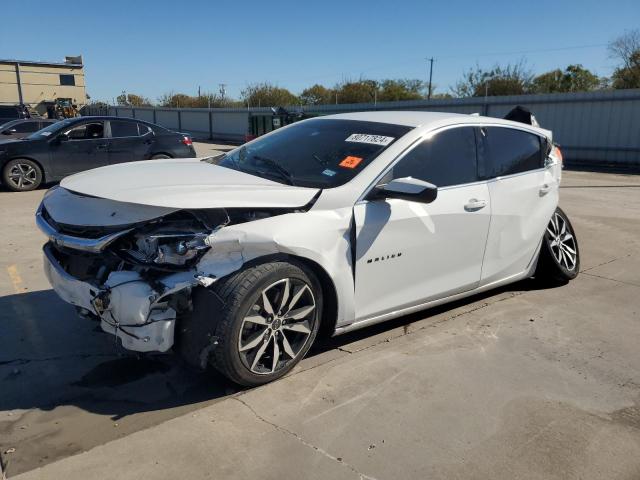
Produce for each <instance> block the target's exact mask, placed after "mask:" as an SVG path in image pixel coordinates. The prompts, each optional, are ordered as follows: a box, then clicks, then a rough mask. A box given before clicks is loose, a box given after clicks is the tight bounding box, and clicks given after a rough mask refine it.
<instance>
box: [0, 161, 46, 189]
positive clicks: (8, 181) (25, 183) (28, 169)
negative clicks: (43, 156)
mask: <svg viewBox="0 0 640 480" xmlns="http://www.w3.org/2000/svg"><path fill="white" fill-rule="evenodd" d="M2 183H3V184H4V185H5V186H6V187H7V188H8V189H9V190H13V191H14V192H26V191H29V190H34V189H36V188H38V187H39V186H40V183H42V170H41V169H40V166H39V165H38V164H37V163H35V162H33V161H31V160H28V159H26V158H24V159H23V158H18V159H15V160H11V161H10V162H8V163H7V164H6V165H5V166H4V168H3V169H2Z"/></svg>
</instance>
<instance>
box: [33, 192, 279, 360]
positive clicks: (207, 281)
mask: <svg viewBox="0 0 640 480" xmlns="http://www.w3.org/2000/svg"><path fill="white" fill-rule="evenodd" d="M290 211H291V209H266V208H261V209H255V208H254V209H233V210H229V209H222V208H218V209H200V210H181V209H175V208H167V207H153V206H149V205H139V204H131V203H125V202H118V201H114V200H108V199H101V198H96V197H89V196H85V195H81V194H77V193H74V192H70V191H68V190H66V189H64V188H62V187H58V188H54V189H52V190H50V191H49V192H47V194H46V195H45V198H44V199H43V201H42V204H41V205H40V207H39V209H38V211H37V213H36V223H37V225H38V227H39V228H40V230H41V231H42V232H43V233H45V235H47V237H48V238H49V241H48V242H47V243H46V244H45V246H44V271H45V274H46V276H47V278H48V280H49V283H50V284H51V286H52V287H53V289H54V290H55V291H56V293H57V294H58V295H59V296H60V297H61V298H62V299H63V300H64V301H66V302H68V303H70V304H72V305H74V306H75V307H76V308H77V309H78V311H79V313H80V314H81V315H82V316H84V317H90V318H94V319H97V320H99V321H100V325H101V328H102V330H104V331H105V332H107V333H110V334H113V335H115V336H116V337H117V338H119V339H120V340H121V342H122V345H123V347H125V348H127V349H129V350H134V351H138V352H150V351H160V352H165V351H167V350H169V349H170V348H171V347H172V346H173V343H174V331H175V328H176V322H177V321H178V320H179V318H180V316H181V315H183V314H188V313H189V312H190V311H191V308H192V305H191V292H192V289H193V288H194V287H198V286H202V287H208V286H210V285H211V284H212V283H213V282H215V281H216V280H217V279H218V278H221V277H222V276H225V275H227V274H229V273H231V272H233V271H236V270H238V269H239V268H241V267H242V265H243V264H244V262H245V261H246V258H244V256H243V254H242V253H241V252H240V251H237V250H236V249H235V248H233V242H232V244H229V243H227V244H226V245H221V244H219V243H218V244H216V246H215V253H214V252H213V250H212V245H213V244H214V243H216V242H215V239H216V234H217V233H219V232H220V231H221V230H222V229H224V227H227V226H228V225H231V224H238V223H247V222H251V221H254V220H259V219H261V218H268V217H269V216H273V215H278V214H281V213H288V212H290ZM236 246H237V245H236ZM205 259H206V260H205Z"/></svg>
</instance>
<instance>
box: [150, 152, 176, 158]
mask: <svg viewBox="0 0 640 480" xmlns="http://www.w3.org/2000/svg"><path fill="white" fill-rule="evenodd" d="M156 155H166V156H167V157H169V158H175V157H174V156H173V155H171V154H170V153H168V152H153V153H152V154H151V155H149V159H150V160H153V157H155V156H156Z"/></svg>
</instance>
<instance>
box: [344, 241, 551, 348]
mask: <svg viewBox="0 0 640 480" xmlns="http://www.w3.org/2000/svg"><path fill="white" fill-rule="evenodd" d="M538 251H539V249H538ZM535 259H536V260H537V255H536V257H535ZM536 263H537V262H535V261H534V262H532V266H529V267H527V269H526V270H525V271H523V272H521V273H517V274H515V275H512V276H510V277H507V278H503V279H501V280H497V281H495V282H492V283H488V284H486V285H482V286H480V287H478V288H475V289H473V290H469V291H467V292H462V293H457V294H455V295H451V296H448V297H444V298H439V299H437V300H432V301H430V302H426V303H421V304H418V305H414V306H411V307H407V308H403V309H401V310H395V311H392V312H388V313H385V314H383V315H377V316H375V317H370V318H365V319H363V320H359V321H357V322H354V323H351V324H349V325H344V326H341V327H338V328H336V329H335V331H334V334H333V335H334V336H336V335H342V334H343V333H347V332H351V331H353V330H358V329H360V328H364V327H368V326H370V325H375V324H376V323H381V322H384V321H387V320H392V319H394V318H398V317H402V316H403V315H408V314H410V313H414V312H418V311H420V310H426V309H428V308H432V307H437V306H438V305H442V304H445V303H449V302H454V301H456V300H460V299H462V298H466V297H471V296H473V295H476V294H478V293H482V292H486V291H487V290H492V289H494V288H498V287H501V286H503V285H507V284H509V283H514V282H517V281H518V280H522V279H524V278H528V277H530V276H531V275H532V274H533V273H532V271H535V264H536ZM532 267H533V268H532Z"/></svg>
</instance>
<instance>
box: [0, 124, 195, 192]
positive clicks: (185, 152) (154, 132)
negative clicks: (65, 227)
mask: <svg viewBox="0 0 640 480" xmlns="http://www.w3.org/2000/svg"><path fill="white" fill-rule="evenodd" d="M195 156H196V152H195V150H194V148H193V145H192V142H191V138H190V137H189V136H188V135H185V134H182V133H176V132H172V131H170V130H167V129H166V128H163V127H160V126H159V125H154V124H152V123H148V122H144V121H142V120H135V119H131V118H119V117H77V118H70V119H67V120H62V121H60V122H57V123H54V124H53V125H50V126H48V127H46V128H44V129H42V130H39V131H37V132H35V133H33V134H31V135H29V136H28V137H25V139H23V140H21V141H15V140H5V141H0V173H1V175H0V178H1V180H2V183H3V184H4V185H5V186H6V187H7V188H9V189H10V190H14V191H26V190H33V189H34V188H37V187H38V185H40V184H41V183H42V182H53V181H58V180H61V179H62V178H63V177H66V176H67V175H70V174H72V173H76V172H81V171H83V170H89V169H91V168H96V167H103V166H106V165H113V164H115V163H123V162H130V161H134V160H147V159H156V158H187V157H195Z"/></svg>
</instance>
